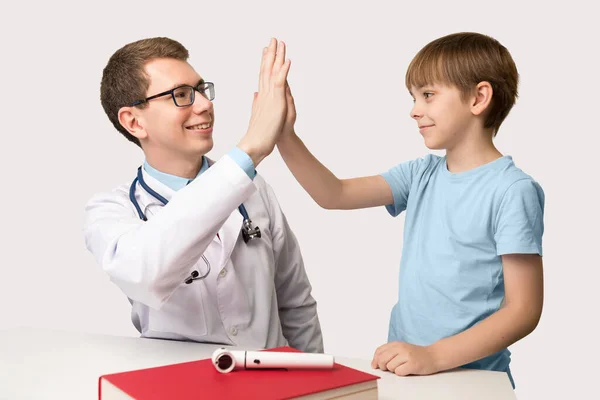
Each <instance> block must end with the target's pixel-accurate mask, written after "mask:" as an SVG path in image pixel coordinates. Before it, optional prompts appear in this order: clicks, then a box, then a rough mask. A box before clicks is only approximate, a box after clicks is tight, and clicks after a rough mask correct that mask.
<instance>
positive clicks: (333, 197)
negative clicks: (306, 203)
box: [277, 133, 342, 209]
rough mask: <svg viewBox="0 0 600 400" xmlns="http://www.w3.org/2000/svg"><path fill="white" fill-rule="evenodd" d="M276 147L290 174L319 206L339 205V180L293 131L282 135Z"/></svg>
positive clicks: (330, 207) (340, 187)
mask: <svg viewBox="0 0 600 400" xmlns="http://www.w3.org/2000/svg"><path fill="white" fill-rule="evenodd" d="M277 148H278V149H279V153H280V154H281V156H282V158H283V160H284V161H285V163H286V165H287V166H288V168H289V169H290V171H291V172H292V175H294V177H295V178H296V180H297V181H298V183H300V185H301V186H302V187H303V188H304V190H306V191H307V192H308V194H309V195H310V196H311V197H312V198H313V200H314V201H315V202H316V203H317V204H318V205H319V206H321V207H323V208H326V209H333V208H338V207H339V199H340V196H341V193H342V183H341V181H340V180H339V179H338V178H337V177H336V176H335V175H334V174H333V173H332V172H331V171H330V170H329V169H327V168H326V167H325V166H324V165H323V164H321V162H320V161H319V160H318V159H317V158H316V157H315V156H313V155H312V154H311V152H310V151H309V150H308V148H307V147H306V146H305V145H304V143H303V142H302V140H301V139H300V138H299V137H298V136H297V135H296V134H295V133H294V134H289V135H285V136H282V137H281V138H280V140H279V142H278V143H277Z"/></svg>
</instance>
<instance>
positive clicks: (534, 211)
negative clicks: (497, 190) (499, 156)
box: [494, 179, 545, 256]
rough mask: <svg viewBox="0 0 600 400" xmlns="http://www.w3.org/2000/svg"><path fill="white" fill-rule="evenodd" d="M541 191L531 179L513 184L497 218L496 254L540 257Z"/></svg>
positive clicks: (542, 203)
mask: <svg viewBox="0 0 600 400" xmlns="http://www.w3.org/2000/svg"><path fill="white" fill-rule="evenodd" d="M544 200H545V199H544V191H543V190H542V188H541V187H540V185H538V184H537V183H536V182H534V181H533V180H531V179H522V180H519V181H517V182H515V183H513V184H512V185H511V186H510V187H509V188H508V190H507V191H506V193H505V194H504V197H503V198H502V201H501V202H500V208H499V210H498V215H497V218H496V230H495V232H494V239H495V241H496V253H497V255H499V256H501V255H503V254H539V255H540V256H541V255H542V235H543V233H544Z"/></svg>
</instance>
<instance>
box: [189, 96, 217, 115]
mask: <svg viewBox="0 0 600 400" xmlns="http://www.w3.org/2000/svg"><path fill="white" fill-rule="evenodd" d="M192 110H193V111H194V113H196V114H202V113H203V112H206V111H208V112H211V113H212V111H213V103H212V101H210V100H209V99H207V98H206V97H205V96H204V95H202V94H201V93H198V92H196V95H195V96H194V104H192Z"/></svg>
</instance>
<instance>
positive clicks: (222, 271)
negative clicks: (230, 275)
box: [219, 268, 227, 277]
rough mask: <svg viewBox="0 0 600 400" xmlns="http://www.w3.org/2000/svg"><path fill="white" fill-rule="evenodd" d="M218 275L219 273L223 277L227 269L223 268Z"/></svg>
mask: <svg viewBox="0 0 600 400" xmlns="http://www.w3.org/2000/svg"><path fill="white" fill-rule="evenodd" d="M219 275H221V277H224V276H225V275H227V270H226V269H225V268H223V269H222V270H221V272H220V273H219Z"/></svg>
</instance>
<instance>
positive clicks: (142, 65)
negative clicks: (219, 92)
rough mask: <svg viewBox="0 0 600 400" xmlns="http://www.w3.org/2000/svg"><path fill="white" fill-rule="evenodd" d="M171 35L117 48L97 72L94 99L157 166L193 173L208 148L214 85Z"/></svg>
mask: <svg viewBox="0 0 600 400" xmlns="http://www.w3.org/2000/svg"><path fill="white" fill-rule="evenodd" d="M188 58H189V52H188V50H187V49H186V48H185V47H184V46H183V45H182V44H181V43H179V42H177V41H176V40H173V39H170V38H166V37H155V38H148V39H142V40H138V41H136V42H132V43H129V44H127V45H125V46H123V47H121V48H120V49H118V50H117V51H116V52H115V53H114V54H113V55H112V56H111V57H110V59H109V60H108V63H107V65H106V67H105V68H104V70H103V73H102V81H101V84H100V101H101V103H102V107H103V108H104V111H105V112H106V115H107V116H108V119H109V120H110V122H111V123H112V124H113V126H114V127H115V129H116V130H117V131H119V132H120V133H121V134H122V135H123V136H124V137H125V138H126V139H127V140H129V141H131V142H133V143H135V144H136V145H138V146H139V147H141V148H142V150H143V151H144V155H145V157H146V161H148V163H149V164H150V165H151V166H153V167H154V168H157V169H158V170H160V171H162V172H165V173H169V174H173V175H178V176H181V177H189V178H193V177H195V176H196V175H197V173H198V171H199V170H200V166H201V165H202V156H203V155H204V154H206V153H207V152H209V151H210V150H211V149H212V147H213V139H212V129H213V125H214V120H215V116H214V110H213V105H212V99H213V98H214V88H213V85H212V84H211V83H206V82H204V80H203V79H202V77H201V76H200V75H199V74H198V73H197V72H196V71H195V70H194V68H192V66H191V65H190V64H188V62H187V60H188Z"/></svg>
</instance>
